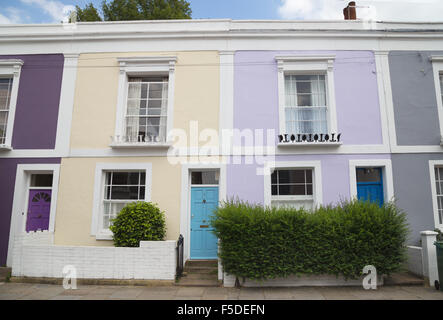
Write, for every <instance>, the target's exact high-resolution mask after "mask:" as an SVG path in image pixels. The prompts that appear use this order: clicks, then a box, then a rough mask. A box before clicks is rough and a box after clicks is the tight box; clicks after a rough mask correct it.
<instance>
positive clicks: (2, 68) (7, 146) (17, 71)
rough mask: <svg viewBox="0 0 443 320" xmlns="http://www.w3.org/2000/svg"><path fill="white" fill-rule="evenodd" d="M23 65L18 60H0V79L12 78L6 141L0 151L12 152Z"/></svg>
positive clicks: (0, 145)
mask: <svg viewBox="0 0 443 320" xmlns="http://www.w3.org/2000/svg"><path fill="white" fill-rule="evenodd" d="M23 63H24V62H23V60H20V59H0V77H12V90H11V98H10V102H9V112H8V123H7V127H6V139H5V143H4V144H0V150H8V151H10V150H12V131H13V129H14V119H15V110H16V106H17V97H18V88H19V84H20V75H21V70H22V66H23Z"/></svg>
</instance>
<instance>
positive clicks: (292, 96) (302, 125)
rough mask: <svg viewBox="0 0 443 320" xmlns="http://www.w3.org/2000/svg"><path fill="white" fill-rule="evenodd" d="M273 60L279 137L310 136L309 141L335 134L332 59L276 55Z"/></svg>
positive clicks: (327, 57) (335, 118)
mask: <svg viewBox="0 0 443 320" xmlns="http://www.w3.org/2000/svg"><path fill="white" fill-rule="evenodd" d="M275 59H276V60H277V64H278V96H279V99H278V100H279V129H280V134H281V135H285V134H287V135H288V136H291V135H295V136H297V135H300V136H303V135H311V139H312V137H314V136H316V135H321V134H322V136H326V135H329V134H331V133H337V116H336V110H335V89H334V74H333V62H334V59H335V57H334V56H277V57H276V58H275ZM307 140H309V139H307ZM319 140H322V139H319ZM294 145H297V144H294Z"/></svg>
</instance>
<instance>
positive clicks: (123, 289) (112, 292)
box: [0, 283, 443, 300]
mask: <svg viewBox="0 0 443 320" xmlns="http://www.w3.org/2000/svg"><path fill="white" fill-rule="evenodd" d="M0 300H443V292H442V291H437V290H435V289H434V288H429V287H423V286H386V287H379V288H378V289H377V290H364V289H363V288H362V287H302V288H222V287H179V286H162V287H148V286H95V285H79V286H78V288H77V290H65V289H63V287H62V286H61V285H50V284H31V283H0Z"/></svg>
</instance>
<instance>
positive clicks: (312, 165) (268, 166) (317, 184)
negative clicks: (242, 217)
mask: <svg viewBox="0 0 443 320" xmlns="http://www.w3.org/2000/svg"><path fill="white" fill-rule="evenodd" d="M274 169H312V170H313V177H312V179H313V180H312V183H313V188H312V189H313V191H314V195H313V196H314V208H315V207H316V206H320V205H322V204H323V184H322V171H321V161H320V160H318V161H275V162H266V163H265V169H264V172H265V173H266V172H269V174H265V175H264V182H263V183H264V204H265V206H270V205H271V200H272V191H271V174H272V172H273V171H274Z"/></svg>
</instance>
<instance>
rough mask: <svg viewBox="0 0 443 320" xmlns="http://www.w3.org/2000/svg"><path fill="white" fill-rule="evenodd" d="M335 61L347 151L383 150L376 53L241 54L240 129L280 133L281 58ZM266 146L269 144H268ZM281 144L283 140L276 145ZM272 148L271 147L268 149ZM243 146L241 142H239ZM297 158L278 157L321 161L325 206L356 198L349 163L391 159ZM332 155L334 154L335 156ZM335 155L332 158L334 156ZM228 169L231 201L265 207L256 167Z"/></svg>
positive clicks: (290, 158) (238, 55)
mask: <svg viewBox="0 0 443 320" xmlns="http://www.w3.org/2000/svg"><path fill="white" fill-rule="evenodd" d="M291 55H335V62H334V70H333V73H334V84H335V103H336V111H337V128H338V132H340V133H342V139H341V141H342V142H343V145H382V144H383V139H382V127H381V115H380V106H379V98H378V86H377V78H376V67H375V58H374V54H373V53H372V52H370V51H315V52H314V51H309V52H308V51H239V52H237V53H236V54H235V70H234V88H235V90H234V128H237V129H240V130H244V129H252V130H254V129H263V130H264V132H265V134H266V130H267V129H274V130H275V132H276V135H277V134H278V133H279V103H278V69H277V62H276V60H275V57H276V56H291ZM265 141H266V140H265ZM276 143H277V139H276ZM268 144H269V143H268ZM237 145H238V142H237ZM284 150H285V151H288V150H289V151H292V152H293V153H294V154H293V155H277V156H276V157H275V161H276V162H277V166H278V162H288V161H289V162H290V161H308V162H309V161H321V175H322V186H321V188H322V195H323V196H322V198H323V204H330V203H336V202H337V201H339V200H341V199H345V198H349V197H350V176H349V160H362V159H390V155H389V154H375V155H365V154H356V155H352V154H334V153H333V152H334V151H335V150H337V149H335V148H332V149H329V148H322V149H313V150H315V152H316V153H318V150H322V152H321V153H323V154H318V155H307V154H306V151H305V152H304V153H303V154H297V153H300V150H299V149H297V148H294V149H290V148H289V149H284ZM331 150H334V151H333V152H331ZM328 153H329V154H328ZM232 163H233V161H231V164H230V165H228V166H227V196H228V197H230V198H231V197H234V198H237V197H238V198H239V199H241V200H245V201H248V202H252V203H259V204H263V203H264V177H263V176H262V175H257V168H262V167H263V166H260V165H256V164H250V165H248V164H244V163H245V159H244V158H243V161H242V163H243V164H232Z"/></svg>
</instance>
